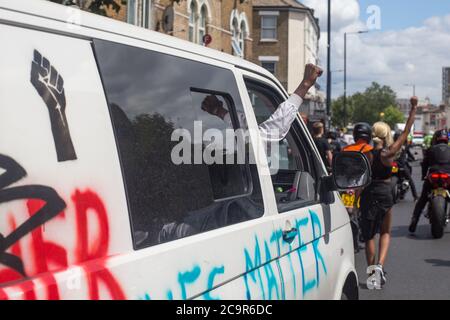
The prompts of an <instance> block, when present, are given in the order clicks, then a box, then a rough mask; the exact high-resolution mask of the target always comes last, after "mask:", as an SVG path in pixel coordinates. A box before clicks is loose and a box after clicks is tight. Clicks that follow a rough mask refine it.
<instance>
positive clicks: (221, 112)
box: [202, 95, 227, 119]
mask: <svg viewBox="0 0 450 320" xmlns="http://www.w3.org/2000/svg"><path fill="white" fill-rule="evenodd" d="M202 110H203V111H206V112H208V113H209V114H212V115H213V116H217V117H220V118H222V119H223V117H224V116H225V115H226V114H227V110H226V109H225V108H224V107H223V102H222V101H220V100H219V99H218V98H217V97H216V96H215V95H210V96H207V97H206V98H205V99H204V100H203V102H202Z"/></svg>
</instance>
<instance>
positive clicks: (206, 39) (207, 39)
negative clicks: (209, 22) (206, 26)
mask: <svg viewBox="0 0 450 320" xmlns="http://www.w3.org/2000/svg"><path fill="white" fill-rule="evenodd" d="M211 42H212V37H211V35H210V34H205V35H204V36H203V44H204V45H205V46H206V47H207V46H208V45H209V44H210V43H211Z"/></svg>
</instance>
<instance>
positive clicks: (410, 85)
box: [405, 83, 416, 97]
mask: <svg viewBox="0 0 450 320" xmlns="http://www.w3.org/2000/svg"><path fill="white" fill-rule="evenodd" d="M405 86H406V87H412V88H413V96H414V97H415V96H416V85H415V84H409V83H407V84H405Z"/></svg>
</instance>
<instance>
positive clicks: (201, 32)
mask: <svg viewBox="0 0 450 320" xmlns="http://www.w3.org/2000/svg"><path fill="white" fill-rule="evenodd" d="M205 34H206V6H205V5H203V6H202V9H201V10H200V21H199V26H198V43H199V44H203V37H204V36H205Z"/></svg>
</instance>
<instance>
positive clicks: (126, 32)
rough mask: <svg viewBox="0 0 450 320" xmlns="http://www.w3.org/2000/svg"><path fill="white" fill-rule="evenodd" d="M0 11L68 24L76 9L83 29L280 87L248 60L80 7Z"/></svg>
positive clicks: (23, 4) (33, 4) (11, 6)
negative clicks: (179, 53) (197, 58)
mask: <svg viewBox="0 0 450 320" xmlns="http://www.w3.org/2000/svg"><path fill="white" fill-rule="evenodd" d="M1 9H4V10H10V11H16V12H20V13H24V14H29V15H33V16H39V17H43V18H46V19H51V20H57V21H60V22H65V23H67V21H70V19H69V18H70V17H71V16H73V14H74V11H73V10H77V15H78V13H79V16H78V18H79V19H77V20H78V21H80V22H79V23H80V26H82V27H85V28H88V29H95V30H99V31H103V32H107V33H114V34H118V35H121V36H125V37H130V38H134V39H139V40H143V41H146V42H151V43H155V44H159V45H163V46H166V47H171V48H174V49H178V50H183V51H186V52H190V53H194V54H198V55H201V56H204V57H208V58H210V59H214V60H218V61H221V62H223V63H227V64H231V65H234V66H236V67H240V68H242V69H246V70H250V71H252V72H255V73H259V74H261V75H263V76H265V77H268V78H270V79H272V80H273V81H275V82H276V83H277V84H278V85H280V83H279V81H278V80H277V79H276V78H275V77H274V76H273V75H272V74H271V73H270V72H269V71H267V70H266V69H264V68H262V67H261V66H258V65H256V64H254V63H252V62H249V61H247V60H244V59H241V58H238V57H235V56H233V55H230V54H227V53H224V52H221V51H219V50H215V49H211V48H206V47H204V46H201V45H198V44H195V43H192V42H189V41H186V40H183V39H179V38H177V37H174V36H169V35H166V34H163V33H161V32H157V31H152V30H149V29H145V28H141V27H137V26H134V25H131V24H128V23H125V22H122V21H118V20H114V19H112V18H108V17H103V16H100V15H96V14H92V13H89V12H85V11H82V10H79V9H78V8H73V7H65V6H62V5H60V4H55V3H52V2H50V1H45V0H27V1H18V0H2V1H1V2H0V10H1ZM71 9H73V10H71ZM78 11H79V12H78ZM74 32H76V31H74ZM280 86H281V85H280Z"/></svg>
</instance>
